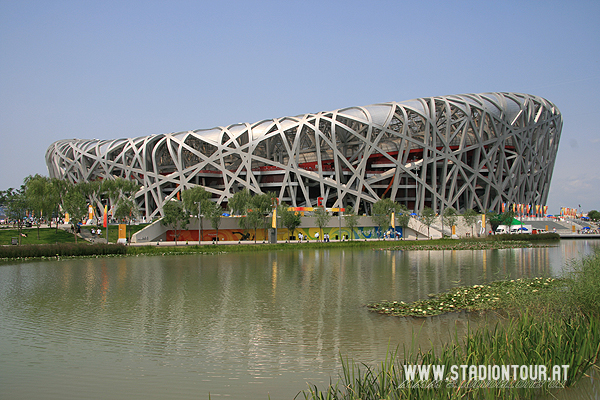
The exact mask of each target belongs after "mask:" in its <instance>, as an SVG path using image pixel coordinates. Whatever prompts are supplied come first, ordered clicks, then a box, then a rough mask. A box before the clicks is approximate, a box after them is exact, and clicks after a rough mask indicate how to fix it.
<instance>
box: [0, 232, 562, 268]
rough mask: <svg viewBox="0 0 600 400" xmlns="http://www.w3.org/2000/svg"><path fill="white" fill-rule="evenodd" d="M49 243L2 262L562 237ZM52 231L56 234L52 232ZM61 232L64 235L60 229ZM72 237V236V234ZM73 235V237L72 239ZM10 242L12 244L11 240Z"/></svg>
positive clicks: (18, 249) (507, 243)
mask: <svg viewBox="0 0 600 400" xmlns="http://www.w3.org/2000/svg"><path fill="white" fill-rule="evenodd" d="M45 230H47V231H48V232H43V234H42V237H44V235H46V237H48V238H49V239H48V241H47V242H46V243H40V244H26V245H19V246H14V245H12V246H11V245H7V246H0V259H4V260H7V259H30V258H42V259H44V258H56V257H62V258H65V257H90V256H141V255H145V256H151V255H185V254H220V253H239V252H248V251H280V250H299V249H302V250H306V249H325V248H327V249H331V248H370V249H373V250H383V251H401V250H492V249H505V248H525V247H548V246H555V245H556V243H557V242H558V240H560V236H559V235H557V234H554V233H547V234H541V235H522V234H521V235H519V234H515V235H493V236H488V237H485V238H463V239H449V238H445V239H434V240H429V239H423V240H350V241H341V242H328V243H325V242H315V241H312V242H308V243H307V242H302V243H298V242H296V241H290V242H283V243H282V242H279V243H277V244H268V243H259V244H254V243H242V244H235V245H226V244H203V245H186V244H185V242H181V243H180V244H179V245H178V246H173V245H164V244H163V245H158V246H153V245H147V246H125V245H121V244H99V243H96V244H91V243H89V242H83V243H78V244H75V243H72V242H71V243H54V241H53V240H54V238H53V237H52V236H51V235H52V232H54V228H46V229H42V230H41V231H45ZM50 231H52V232H50ZM59 232H61V231H60V230H59ZM68 235H70V234H68ZM72 237H73V236H72V235H70V238H72ZM7 242H8V241H7Z"/></svg>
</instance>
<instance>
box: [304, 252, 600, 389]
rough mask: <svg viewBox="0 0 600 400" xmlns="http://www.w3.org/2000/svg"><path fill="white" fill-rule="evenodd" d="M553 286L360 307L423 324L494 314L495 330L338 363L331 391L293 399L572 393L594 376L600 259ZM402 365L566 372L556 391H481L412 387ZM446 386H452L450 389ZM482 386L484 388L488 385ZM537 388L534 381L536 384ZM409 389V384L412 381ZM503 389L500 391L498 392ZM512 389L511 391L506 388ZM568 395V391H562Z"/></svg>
mask: <svg viewBox="0 0 600 400" xmlns="http://www.w3.org/2000/svg"><path fill="white" fill-rule="evenodd" d="M569 267H570V270H569V271H568V272H564V274H563V275H564V276H563V277H562V278H560V279H554V278H533V279H516V280H510V281H498V282H493V283H491V284H486V285H473V286H468V287H467V286H463V287H456V288H453V289H451V290H449V291H447V292H445V293H441V294H435V295H430V299H427V300H421V301H416V302H413V303H403V302H401V301H400V302H399V301H385V300H384V301H380V302H377V303H372V304H369V305H367V308H368V309H369V310H371V311H373V312H377V313H379V314H384V315H383V316H382V317H384V318H389V317H394V318H405V317H408V318H413V317H419V318H423V317H429V318H436V315H439V314H442V313H447V312H454V311H461V310H465V311H467V312H468V311H492V310H498V313H497V317H498V318H495V322H489V321H487V322H486V323H485V324H484V325H482V326H480V327H478V328H476V329H473V330H469V331H468V333H467V334H466V336H465V337H463V338H459V337H458V335H457V334H455V335H454V337H453V339H452V340H450V342H448V343H446V344H444V345H443V346H442V348H441V350H438V351H436V350H434V349H430V350H424V349H422V348H420V347H419V348H417V347H416V346H415V338H416V336H415V335H416V334H414V335H413V343H412V344H411V345H410V347H408V348H407V346H406V344H405V345H404V348H403V353H402V354H401V353H400V351H399V349H396V350H395V351H391V352H388V356H387V357H386V359H385V360H384V361H383V362H381V363H380V364H379V365H377V366H369V365H366V364H361V363H358V362H355V361H352V360H349V359H347V358H346V359H344V358H343V357H342V360H341V361H342V372H341V374H340V378H339V381H338V382H337V383H332V384H330V385H329V386H328V387H327V388H325V389H324V390H321V389H319V388H318V387H317V386H316V385H309V389H307V390H304V391H302V392H300V393H298V395H297V396H296V398H300V397H302V396H303V397H304V398H305V399H310V400H313V399H319V400H320V399H329V400H337V399H344V400H346V399H348V400H349V399H404V398H407V399H408V398H415V399H416V398H418V399H479V398H490V399H491V398H493V399H533V398H554V394H556V393H557V392H558V391H559V390H564V388H569V387H572V386H574V385H575V384H576V383H577V382H578V381H579V380H581V379H582V378H584V377H589V373H590V372H591V371H590V370H591V369H595V370H596V373H598V371H600V368H599V366H600V363H599V360H600V251H596V252H595V253H593V254H591V255H589V256H586V257H584V258H583V259H582V260H579V261H577V262H571V263H570V265H569ZM404 365H417V366H418V365H423V366H426V365H443V366H445V367H446V368H447V369H449V368H450V366H453V365H454V366H456V365H468V366H472V365H475V366H480V365H486V366H487V365H518V366H537V365H543V366H547V367H549V368H550V367H551V366H553V365H568V366H569V368H568V372H567V379H566V381H562V382H560V383H559V385H551V384H548V383H546V384H544V382H542V384H537V385H536V384H535V381H534V385H530V386H529V387H522V386H520V385H519V380H518V378H517V379H516V380H513V381H499V383H500V385H496V386H494V385H488V386H487V387H486V385H485V384H484V385H480V384H479V383H481V381H479V380H478V379H477V378H475V379H471V380H469V379H465V380H458V381H444V380H442V381H434V380H428V381H416V383H417V384H410V383H409V382H408V381H407V380H406V376H404V375H403V366H404ZM449 382H451V383H449ZM488 382H489V380H488ZM539 382H541V381H538V383H539ZM413 383H415V381H413ZM504 384H505V385H506V386H504V387H503V385H504ZM511 385H512V386H511ZM567 390H569V389H567Z"/></svg>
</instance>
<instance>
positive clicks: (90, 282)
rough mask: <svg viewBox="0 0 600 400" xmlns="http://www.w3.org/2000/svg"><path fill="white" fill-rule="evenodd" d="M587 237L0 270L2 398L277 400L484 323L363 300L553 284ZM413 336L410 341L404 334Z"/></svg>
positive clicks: (585, 249) (23, 265)
mask: <svg viewBox="0 0 600 400" xmlns="http://www.w3.org/2000/svg"><path fill="white" fill-rule="evenodd" d="M598 247H600V240H562V241H561V242H560V244H558V245H556V246H554V247H546V248H532V249H504V250H485V251H482V250H479V251H472V250H445V251H390V250H363V249H332V250H326V249H325V250H309V249H307V250H290V251H277V252H267V251H265V252H252V253H234V254H219V255H185V256H153V257H142V256H139V257H122V258H90V259H63V260H56V261H27V262H24V261H20V262H6V261H5V262H3V263H2V264H0V398H2V399H32V398H35V399H81V398H86V399H108V398H110V399H132V398H133V399H136V398H139V399H142V398H143V399H164V398H169V399H192V398H193V399H208V398H209V393H210V397H211V398H231V399H267V398H268V396H270V398H271V399H291V398H293V397H294V396H295V395H296V394H297V393H298V392H299V391H300V390H303V389H306V388H307V382H310V383H315V384H318V385H319V386H320V387H324V385H325V384H326V383H328V382H329V380H330V377H332V378H333V379H334V380H336V379H337V373H338V372H339V371H340V368H341V361H340V354H341V355H343V356H344V357H350V358H353V359H354V360H355V361H358V362H365V363H376V362H380V361H382V360H383V359H384V358H385V355H386V352H387V350H388V348H392V349H393V348H396V346H398V345H400V346H402V345H403V344H406V345H407V346H410V344H411V341H412V338H413V337H416V338H417V339H416V342H417V343H419V344H421V345H424V346H428V345H429V343H430V342H431V343H433V344H434V345H439V344H441V343H442V342H444V341H446V340H447V339H448V337H449V336H450V335H453V334H454V332H455V329H456V330H458V331H459V333H460V332H464V331H465V330H466V327H467V324H468V323H471V324H477V323H478V322H479V321H482V320H483V319H485V316H481V315H479V314H465V313H461V314H448V315H443V316H440V317H433V318H426V319H415V318H393V317H385V316H381V315H378V314H374V313H371V312H369V311H367V309H366V308H365V307H364V304H365V303H368V302H372V301H378V300H382V299H388V300H389V299H394V300H398V301H400V300H402V301H413V300H417V299H423V298H426V297H427V294H429V293H438V292H441V291H445V290H447V289H449V288H451V287H454V286H461V285H472V284H481V283H485V282H490V281H494V280H498V279H505V278H510V279H514V278H519V277H534V276H559V275H560V273H561V271H562V268H563V266H564V265H565V262H567V261H568V260H572V259H578V258H581V256H582V255H583V254H588V253H590V252H591V251H592V250H593V249H594V248H598ZM415 334H416V336H414V335H415Z"/></svg>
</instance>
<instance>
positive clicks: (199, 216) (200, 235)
mask: <svg viewBox="0 0 600 400" xmlns="http://www.w3.org/2000/svg"><path fill="white" fill-rule="evenodd" d="M202 233H203V232H202V202H201V201H199V202H198V245H200V244H202Z"/></svg>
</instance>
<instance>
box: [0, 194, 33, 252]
mask: <svg viewBox="0 0 600 400" xmlns="http://www.w3.org/2000/svg"><path fill="white" fill-rule="evenodd" d="M0 204H2V205H3V206H4V207H5V208H6V216H7V217H8V219H9V220H13V221H15V222H16V223H17V228H18V231H19V244H21V237H22V230H23V218H25V216H26V213H27V198H26V197H25V186H24V185H22V186H21V188H20V189H16V190H15V189H13V188H8V189H7V190H5V191H3V192H2V194H1V196H0Z"/></svg>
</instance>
